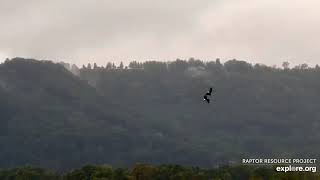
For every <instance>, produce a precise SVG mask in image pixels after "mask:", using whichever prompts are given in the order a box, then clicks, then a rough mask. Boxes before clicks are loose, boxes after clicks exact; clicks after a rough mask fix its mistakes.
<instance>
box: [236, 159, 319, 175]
mask: <svg viewBox="0 0 320 180" xmlns="http://www.w3.org/2000/svg"><path fill="white" fill-rule="evenodd" d="M242 164H243V165H264V166H274V167H275V170H276V171H277V172H314V173H315V172H317V167H316V165H317V159H286V158H285V159H259V158H258V159H257V158H255V159H242Z"/></svg>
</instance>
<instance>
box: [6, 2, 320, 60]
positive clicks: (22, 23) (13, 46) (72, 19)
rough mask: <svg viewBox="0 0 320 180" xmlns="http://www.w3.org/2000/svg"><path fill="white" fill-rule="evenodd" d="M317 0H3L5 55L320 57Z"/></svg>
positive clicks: (68, 57)
mask: <svg viewBox="0 0 320 180" xmlns="http://www.w3.org/2000/svg"><path fill="white" fill-rule="evenodd" d="M319 5H320V2H318V1H317V0H282V1H276V0H242V1H237V0H224V1H222V0H216V1H210V0H189V1H186V0H174V1H173V0H163V1H155V0H135V1H132V0H117V1H111V0H68V1H65V0H55V1H52V0H50V1H49V0H28V1H21V0H2V2H1V5H0V22H1V24H2V27H1V28H0V58H2V57H1V56H6V55H8V56H24V57H34V58H40V59H54V60H57V61H60V60H65V61H68V62H71V63H77V64H82V63H87V62H88V61H91V62H93V61H95V62H98V63H99V64H105V63H106V61H107V60H112V61H117V62H119V61H130V60H132V59H138V60H149V59H154V60H168V59H170V60H174V59H175V58H177V57H181V58H188V57H197V58H202V59H205V60H210V59H215V58H216V57H221V58H223V59H228V58H239V59H244V60H249V61H251V62H262V63H266V64H270V65H271V64H281V62H282V61H284V60H288V61H290V62H292V63H293V64H298V63H304V62H307V63H309V64H316V63H320V60H318V59H317V58H318V57H320V56H319V55H320V51H318V49H317V47H319V45H320V43H319V42H320V36H317V32H319V30H320V12H318V11H317V7H319Z"/></svg>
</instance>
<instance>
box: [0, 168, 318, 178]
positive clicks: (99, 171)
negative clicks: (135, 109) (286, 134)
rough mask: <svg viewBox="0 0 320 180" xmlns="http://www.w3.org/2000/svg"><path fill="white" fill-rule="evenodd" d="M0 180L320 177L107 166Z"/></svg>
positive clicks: (32, 171) (19, 172)
mask: <svg viewBox="0 0 320 180" xmlns="http://www.w3.org/2000/svg"><path fill="white" fill-rule="evenodd" d="M0 179H1V180H91V179H92V180H303V179H306V180H319V179H320V175H319V173H312V172H287V173H284V172H276V171H275V170H274V168H267V167H259V168H253V167H252V166H251V167H247V166H235V167H231V166H223V167H220V168H216V169H201V168H198V167H185V166H179V165H159V166H153V165H147V164H136V165H135V166H134V167H133V168H130V169H127V168H112V167H111V166H108V165H101V166H91V165H87V166H84V167H82V168H80V169H74V170H70V171H68V172H64V173H57V172H54V171H48V170H45V169H40V168H32V167H24V168H15V169H10V170H0Z"/></svg>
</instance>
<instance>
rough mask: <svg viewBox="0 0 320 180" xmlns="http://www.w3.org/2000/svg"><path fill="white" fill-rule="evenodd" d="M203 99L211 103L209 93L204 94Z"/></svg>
mask: <svg viewBox="0 0 320 180" xmlns="http://www.w3.org/2000/svg"><path fill="white" fill-rule="evenodd" d="M203 100H204V101H207V103H210V99H208V97H207V95H204V96H203Z"/></svg>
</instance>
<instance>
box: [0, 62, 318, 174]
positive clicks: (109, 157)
mask: <svg viewBox="0 0 320 180" xmlns="http://www.w3.org/2000/svg"><path fill="white" fill-rule="evenodd" d="M209 87H213V88H214V89H215V91H214V96H213V99H212V103H210V104H207V103H205V102H203V99H202V97H203V94H204V93H205V92H206V91H207V90H208V88H209ZM0 100H1V103H0V114H1V119H0V130H1V131H0V143H1V144H2V145H3V146H2V148H0V167H15V166H20V165H26V164H31V165H36V166H42V167H50V168H55V169H63V168H72V167H80V166H82V165H84V164H88V163H92V164H97V163H99V164H111V165H114V166H116V167H119V166H120V167H126V166H131V165H132V164H134V163H136V162H146V163H152V164H167V163H175V164H184V165H193V166H202V167H212V166H216V165H220V164H225V163H230V162H233V163H240V162H241V159H242V158H253V157H267V158H273V157H279V158H280V157H285V158H290V157H298V158H302V157H312V158H318V157H319V149H320V143H319V142H320V135H319V133H318V132H319V131H320V111H319V107H320V68H319V67H318V66H317V67H315V68H309V67H308V66H307V65H306V64H303V65H300V66H296V67H294V68H291V69H290V68H289V67H288V64H287V63H284V68H274V67H268V66H265V65H259V64H256V65H251V64H249V63H246V62H245V61H237V60H231V61H227V62H226V63H224V64H222V63H220V61H219V60H216V61H211V62H202V61H200V60H195V59H189V60H188V61H185V60H176V61H173V62H155V61H148V62H144V63H139V62H135V61H134V62H131V63H130V64H129V67H124V65H123V64H121V65H120V66H119V67H116V66H115V65H114V64H112V63H108V64H107V65H106V67H99V66H97V65H96V64H94V65H87V66H83V67H82V68H81V69H80V74H79V76H75V75H73V74H72V73H71V72H69V71H67V70H66V69H65V68H64V67H63V66H61V65H59V64H54V63H52V62H49V61H36V60H30V59H22V58H15V59H12V60H9V61H7V62H5V63H3V64H1V65H0Z"/></svg>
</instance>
